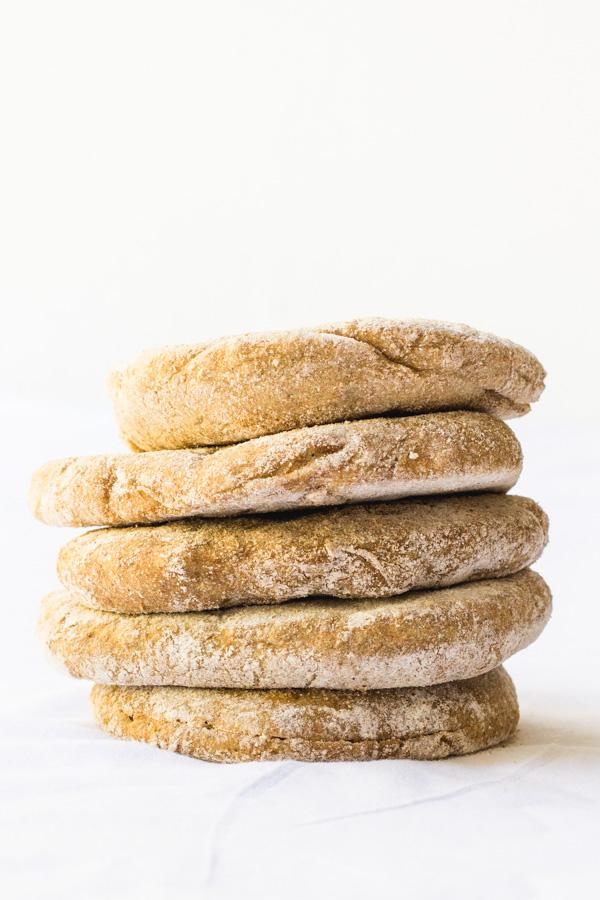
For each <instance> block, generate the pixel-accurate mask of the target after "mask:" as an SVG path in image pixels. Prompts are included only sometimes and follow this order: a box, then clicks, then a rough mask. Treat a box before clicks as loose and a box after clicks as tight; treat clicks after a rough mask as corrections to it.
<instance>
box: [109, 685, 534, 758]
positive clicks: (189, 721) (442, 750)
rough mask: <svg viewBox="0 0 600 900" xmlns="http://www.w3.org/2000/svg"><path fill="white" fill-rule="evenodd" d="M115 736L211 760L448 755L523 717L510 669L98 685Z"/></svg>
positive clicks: (502, 734) (494, 738) (486, 743)
mask: <svg viewBox="0 0 600 900" xmlns="http://www.w3.org/2000/svg"><path fill="white" fill-rule="evenodd" d="M91 699H92V707H93V710H94V714H95V716H96V719H97V721H98V723H99V724H100V726H101V727H102V728H103V729H104V730H105V731H108V732H109V733H110V734H113V735H116V736H117V737H122V738H131V739H133V740H136V741H144V742H145V743H148V744H153V745H155V746H157V747H160V748H161V749H163V750H174V751H175V752H177V753H185V754H186V755H187V756H195V757H197V758H198V759H205V760H210V761H212V762H244V761H248V760H260V759H262V760H267V759H273V760H276V759H299V760H308V761H314V762H318V761H320V762H323V761H332V760H369V759H442V758H443V757H447V756H455V755H460V754H464V753H473V752H474V751H476V750H484V749H485V748H486V747H492V746H494V745H495V744H498V743H500V741H504V740H506V739H507V738H508V737H510V736H511V735H512V734H513V733H514V731H515V729H516V727H517V723H518V720H519V707H518V703H517V697H516V694H515V689H514V686H513V683H512V681H511V679H510V678H509V676H508V675H507V673H506V672H505V671H504V669H502V668H499V669H495V670H494V671H493V672H488V673H487V674H486V675H480V676H479V677H478V678H470V679H468V680H466V681H457V682H451V683H450V684H438V685H436V686H435V687H421V688H404V689H402V690H390V691H365V692H359V691H319V690H312V691H223V690H213V691H206V690H200V689H198V688H177V687H164V688H152V687H138V688H123V687H105V686H103V685H95V686H94V688H93V689H92V697H91Z"/></svg>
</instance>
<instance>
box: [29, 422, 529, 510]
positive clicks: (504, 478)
mask: <svg viewBox="0 0 600 900" xmlns="http://www.w3.org/2000/svg"><path fill="white" fill-rule="evenodd" d="M521 463H522V456H521V448H520V446H519V442H518V441H517V439H516V437H515V436H514V434H513V433H512V431H511V430H510V428H508V426H507V425H505V424H504V422H502V421H500V419H496V418H494V417H493V416H488V415H486V414H484V413H474V412H450V413H437V414H435V413H434V414H432V415H425V416H408V417H406V418H398V419H367V420H365V421H361V422H344V423H341V424H337V425H319V426H315V427H314V428H303V429H300V430H298V431H286V432H283V433H281V434H275V435H270V436H268V437H262V438H256V439H255V440H252V441H246V442H245V443H243V444H235V445H234V446H232V447H222V448H219V449H216V450H207V449H202V450H163V451H156V452H154V453H130V454H127V455H123V456H86V457H73V458H70V459H64V460H57V461H55V462H51V463H48V464H47V465H45V466H43V467H42V468H41V469H39V470H38V471H37V472H36V473H35V475H34V476H33V481H32V485H31V490H30V503H31V507H32V510H33V512H34V514H35V515H36V516H37V517H38V518H40V519H41V520H42V521H43V522H47V523H48V524H50V525H74V526H82V525H127V524H134V523H143V522H159V521H165V520H168V519H178V518H185V517H187V516H236V515H240V514H243V513H252V512H259V513H263V512H273V511H276V510H283V509H294V508H298V507H311V506H330V505H336V504H342V503H349V502H360V501H365V500H390V499H395V498H398V497H406V496H411V495H416V494H438V493H440V494H441V493H456V492H459V491H469V490H492V491H505V490H507V489H508V488H510V487H512V485H513V484H514V483H515V482H516V480H517V478H518V476H519V473H520V471H521Z"/></svg>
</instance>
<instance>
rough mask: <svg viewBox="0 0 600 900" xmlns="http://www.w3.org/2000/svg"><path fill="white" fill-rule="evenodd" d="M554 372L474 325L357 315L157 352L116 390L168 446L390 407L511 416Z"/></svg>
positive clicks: (135, 442)
mask: <svg viewBox="0 0 600 900" xmlns="http://www.w3.org/2000/svg"><path fill="white" fill-rule="evenodd" d="M544 375H545V373H544V370H543V368H542V366H541V365H540V363H539V362H538V360H537V359H536V358H535V356H533V355H532V354H531V353H529V351H527V350H525V349H524V348H523V347H519V346H518V345H516V344H513V343H511V342H510V341H506V340H502V339H500V338H497V337H494V336H493V335H490V334H483V333H481V332H478V331H474V330H473V329H472V328H468V327H467V326H466V325H451V324H448V323H445V322H429V321H396V320H393V319H357V320H354V321H352V322H342V323H338V324H334V325H324V326H322V327H319V328H314V329H311V330H303V331H287V332H279V333H267V334H245V335H241V336H239V337H230V338H223V339H221V340H216V341H212V342H210V343H206V344H196V345H186V346H179V347H166V348H163V349H159V350H152V351H147V352H145V353H143V354H141V355H140V356H138V357H137V359H135V360H134V361H133V362H132V363H131V364H130V365H128V366H125V367H123V368H120V369H117V370H116V371H114V372H113V374H112V376H111V378H110V383H109V387H110V392H111V395H112V400H113V404H114V409H115V414H116V417H117V420H118V422H119V426H120V428H121V432H122V434H123V436H124V437H125V438H126V440H127V441H128V442H129V443H130V444H131V445H132V446H133V447H134V448H139V449H141V450H163V449H175V448H179V447H197V446H200V445H203V444H205V445H210V444H231V443H235V442H237V441H244V440H248V439H250V438H254V437H259V436H260V435H264V434H275V433H276V432H279V431H287V430H289V429H292V428H300V427H303V426H306V425H321V424H325V423H328V422H340V421H344V420H345V419H362V418H367V417H368V416H373V415H381V414H382V413H390V412H401V413H415V412H431V411H433V410H441V409H475V410H480V411H482V412H489V413H492V414H495V415H499V416H501V417H503V418H510V417H511V416H520V415H523V413H526V412H527V411H528V410H529V404H530V403H532V402H533V401H534V400H537V398H538V397H539V395H540V393H541V392H542V390H543V386H544Z"/></svg>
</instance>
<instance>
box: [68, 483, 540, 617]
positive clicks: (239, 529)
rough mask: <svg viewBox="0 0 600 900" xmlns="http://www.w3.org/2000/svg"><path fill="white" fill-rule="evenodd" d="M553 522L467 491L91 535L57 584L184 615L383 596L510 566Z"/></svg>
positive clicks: (85, 597)
mask: <svg viewBox="0 0 600 900" xmlns="http://www.w3.org/2000/svg"><path fill="white" fill-rule="evenodd" d="M547 536H548V520H547V517H546V515H545V513H544V512H543V511H542V510H541V509H540V507H539V506H538V505H537V504H536V503H534V502H533V500H529V499H527V498H526V497H517V496H512V495H505V494H473V495H457V496H453V497H431V498H429V497H428V498H418V499H414V498H413V499H410V500H397V501H393V502H389V503H371V504H364V505H363V504H357V505H350V506H342V507H332V508H330V509H328V510H325V511H321V510H319V511H309V512H306V511H304V512H300V513H299V512H293V513H284V514H274V515H266V516H247V517H240V518H232V519H219V520H206V519H187V520H185V521H178V522H174V523H171V524H162V525H147V526H135V527H123V528H103V529H97V530H94V531H89V532H87V533H86V534H83V535H80V536H79V537H76V538H75V539H74V540H72V541H70V542H69V543H68V544H66V545H65V546H64V547H63V548H62V550H61V551H60V553H59V555H58V575H59V578H60V580H61V582H62V583H63V585H64V586H65V587H66V588H67V589H68V590H69V592H70V593H71V594H72V595H73V596H74V597H76V598H77V599H78V600H79V601H80V602H82V603H83V604H85V605H87V606H93V607H95V608H98V609H105V610H109V611H113V612H122V613H127V614H135V613H142V612H149V613H154V612H188V611H198V610H206V609H217V608H226V607H230V606H236V605H239V604H252V605H258V604H265V603H280V602H284V601H288V600H293V599H299V598H308V597H312V596H315V595H324V596H331V597H357V598H358V597H385V596H394V595H397V594H402V593H404V592H406V591H408V590H414V589H423V588H434V587H445V586H448V585H451V584H459V583H461V582H465V581H471V580H475V579H485V578H492V577H499V576H503V575H510V574H513V573H515V572H517V571H519V570H520V569H523V568H525V567H526V566H528V565H530V564H531V563H532V562H534V561H535V560H536V559H537V557H538V556H539V555H540V553H541V552H542V549H543V547H544V545H545V543H546V541H547Z"/></svg>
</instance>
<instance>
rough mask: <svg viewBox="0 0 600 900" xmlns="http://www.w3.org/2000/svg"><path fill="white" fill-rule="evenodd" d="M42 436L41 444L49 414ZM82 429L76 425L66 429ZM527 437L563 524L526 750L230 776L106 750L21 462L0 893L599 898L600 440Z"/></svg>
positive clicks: (527, 484)
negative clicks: (70, 659)
mask: <svg viewBox="0 0 600 900" xmlns="http://www.w3.org/2000/svg"><path fill="white" fill-rule="evenodd" d="M48 415H49V416H50V413H48ZM52 416H53V417H54V419H53V420H54V421H55V416H56V411H53V412H52ZM7 419H9V420H10V422H9V425H10V427H11V428H14V429H17V431H18V429H19V428H20V426H21V425H22V424H23V422H24V420H25V419H27V412H26V411H23V410H18V411H15V410H5V411H4V420H5V421H6V420H7ZM36 421H37V423H38V427H39V428H40V430H41V431H42V432H43V431H44V426H45V423H44V414H43V412H41V411H39V410H38V411H36ZM68 421H69V415H68V414H67V413H65V420H64V422H62V423H59V424H60V427H61V428H62V427H64V428H65V429H67V430H68V427H69V426H68V424H67V423H68ZM78 427H79V428H80V433H79V435H78V436H79V438H80V440H79V445H80V446H81V429H82V430H83V432H84V433H85V434H86V435H87V436H88V437H89V443H90V446H91V447H92V446H95V447H97V446H103V444H102V440H101V437H100V436H99V434H97V433H96V431H95V430H96V428H97V427H98V429H99V430H102V429H103V428H104V424H101V425H100V426H96V425H94V424H88V425H86V423H85V422H84V423H82V422H81V420H80V421H79V422H78ZM514 427H515V429H516V430H517V433H518V434H519V436H520V437H521V439H522V441H523V444H524V447H525V454H526V468H525V472H524V475H523V477H522V479H521V482H520V483H519V485H518V488H517V490H518V492H520V493H523V494H529V495H530V496H533V497H534V498H535V499H537V500H539V501H540V502H541V503H542V505H543V506H544V507H545V508H546V509H547V511H548V513H549V514H550V517H551V522H552V533H551V544H550V547H549V548H548V549H547V551H546V554H545V556H544V557H543V559H542V560H541V561H540V562H539V564H538V565H536V568H537V569H538V570H539V571H540V572H541V573H542V574H543V575H544V576H545V577H546V578H547V580H548V581H549V583H550V585H551V587H552V588H553V592H554V596H555V613H554V617H553V619H552V621H551V623H550V625H549V626H548V629H547V630H546V632H545V633H544V634H543V635H542V637H541V638H540V640H539V641H538V642H536V644H535V645H534V646H532V647H530V648H529V649H527V650H526V651H524V652H523V653H522V654H519V655H518V656H516V657H515V658H513V659H512V660H510V661H509V664H508V666H507V668H508V670H509V671H510V673H511V675H512V676H513V677H514V680H515V683H516V686H517V691H518V693H519V697H520V701H521V710H522V723H521V726H520V728H519V732H518V735H517V737H516V738H515V739H514V740H513V741H512V742H511V743H509V744H508V745H507V746H505V747H500V748H497V749H493V750H490V751H486V752H484V753H480V754H477V755H474V756H470V757H465V758H457V759H451V760H447V761H442V762H433V763H427V762H414V761H385V762H373V763H331V764H303V763H296V762H283V763H252V764H242V765H232V766H219V765H215V764H210V763H203V762H199V761H196V760H192V759H187V758H184V757H178V756H176V755H174V754H171V753H167V752H162V751H159V750H156V749H154V748H151V747H148V746H144V745H137V744H134V743H128V742H123V741H117V740H114V739H112V738H109V737H107V736H105V735H103V734H102V733H101V732H100V731H99V730H98V728H97V727H96V726H95V725H94V724H93V722H92V719H91V716H90V713H89V708H88V703H87V694H88V692H89V686H88V685H86V684H83V683H78V682H73V681H69V680H68V679H67V678H66V676H65V675H64V674H62V673H60V672H56V671H55V670H54V669H53V668H51V667H50V666H49V665H48V663H47V661H46V660H45V659H44V656H43V653H42V651H41V649H40V647H39V645H38V642H37V640H36V637H35V635H34V633H33V630H34V622H35V618H36V615H37V604H38V602H39V596H40V595H41V594H42V593H43V592H44V591H46V590H49V589H51V588H52V587H53V585H54V581H53V577H52V571H53V557H54V555H55V553H56V549H57V548H58V547H59V546H60V545H61V544H62V543H64V542H65V541H66V540H67V539H68V538H69V537H70V536H71V532H69V531H67V530H60V529H48V528H44V527H43V526H41V525H36V523H34V522H33V521H32V520H31V519H30V517H29V516H28V513H27V511H26V509H25V507H24V503H23V494H24V491H25V487H26V482H27V479H28V476H29V473H30V471H31V469H32V468H33V466H34V465H35V464H38V463H39V462H41V461H42V460H43V458H44V457H41V458H40V449H39V447H35V446H32V447H30V448H28V449H26V450H24V451H23V453H22V458H21V459H20V460H19V464H18V465H19V470H18V473H17V477H15V476H14V474H13V473H12V472H11V476H10V478H7V483H6V484H5V485H4V494H3V496H5V498H6V503H7V507H8V509H9V513H10V515H8V516H6V517H5V521H4V523H3V525H2V528H3V529H4V531H3V535H2V541H3V544H2V545H3V547H4V548H5V549H7V548H8V550H9V555H8V556H7V560H6V563H5V570H6V571H10V572H12V576H11V577H10V578H6V579H5V591H6V596H5V618H4V621H5V623H6V627H5V628H4V629H3V631H2V634H0V664H1V665H2V675H3V677H2V680H1V685H0V687H1V691H2V697H3V713H2V720H1V734H0V779H1V781H2V802H1V804H0V872H1V873H2V874H1V876H0V878H1V883H2V885H3V896H5V897H7V898H10V900H20V898H28V900H29V898H31V900H46V898H48V900H54V898H56V900H71V898H73V900H75V898H78V900H79V898H85V900H137V898H169V900H188V898H189V900H191V898H194V900H195V898H217V900H220V898H254V897H256V898H258V897H260V898H266V900H270V898H274V897H285V898H286V900H295V898H306V897H310V896H313V897H328V898H341V897H344V898H359V897H360V898H363V897H396V896H405V897H409V898H426V900H429V898H432V900H434V898H435V900H437V898H439V900H442V898H444V900H447V898H448V897H453V896H457V895H458V896H460V897H461V898H464V900H468V898H473V900H475V898H477V900H479V898H481V897H486V898H488V900H495V898H498V900H500V898H503V900H504V898H507V897H510V898H511V900H520V898H524V900H525V898H527V900H528V898H542V897H543V898H557V900H558V898H561V900H562V898H564V897H566V896H576V897H578V898H588V897H595V896H597V871H598V854H597V844H598V837H599V829H598V822H599V815H598V814H599V812H600V766H599V747H600V723H599V716H598V709H599V704H598V699H599V690H598V688H599V685H598V637H597V635H598V623H599V614H598V597H597V582H596V581H595V580H594V578H593V575H594V572H595V569H596V568H597V566H596V554H597V547H596V542H597V525H598V520H597V509H598V500H597V495H596V497H594V495H593V493H592V491H593V490H594V489H595V488H594V485H595V484H596V483H597V449H596V447H597V444H598V440H597V438H598V434H597V432H596V431H593V430H590V429H589V428H587V427H586V428H584V427H581V428H580V429H579V431H577V430H576V429H573V428H570V429H568V430H567V429H565V428H561V427H558V426H549V425H546V426H544V427H540V426H538V425H537V423H536V421H535V414H533V415H531V416H530V417H528V418H527V419H525V420H522V422H518V423H515V426H514ZM86 429H87V431H86ZM88 432H89V434H88ZM68 437H69V436H68V434H67V438H68ZM67 438H65V436H64V434H63V436H62V438H61V440H62V439H65V440H66V439H67ZM86 440H87V437H86ZM75 446H76V444H75ZM85 449H87V448H85ZM51 454H52V451H50V452H49V453H48V454H47V455H51ZM596 490H597V489H596Z"/></svg>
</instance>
